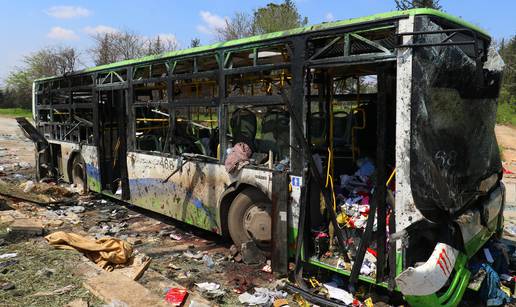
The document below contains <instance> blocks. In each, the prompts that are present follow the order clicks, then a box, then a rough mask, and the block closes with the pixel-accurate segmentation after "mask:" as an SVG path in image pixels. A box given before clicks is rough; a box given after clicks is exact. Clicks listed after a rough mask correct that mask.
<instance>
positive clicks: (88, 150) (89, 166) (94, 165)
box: [81, 145, 101, 193]
mask: <svg viewBox="0 0 516 307" xmlns="http://www.w3.org/2000/svg"><path fill="white" fill-rule="evenodd" d="M81 154H82V157H83V159H84V163H85V164H86V174H87V182H88V189H89V190H90V191H95V192H99V193H100V192H101V184H100V171H99V155H98V149H97V147H96V146H87V145H83V146H82V149H81Z"/></svg>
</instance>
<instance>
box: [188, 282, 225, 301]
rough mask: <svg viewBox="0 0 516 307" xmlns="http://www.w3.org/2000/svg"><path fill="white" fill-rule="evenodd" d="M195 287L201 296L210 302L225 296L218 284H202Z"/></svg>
mask: <svg viewBox="0 0 516 307" xmlns="http://www.w3.org/2000/svg"><path fill="white" fill-rule="evenodd" d="M195 285H196V286H197V288H198V289H199V290H200V292H201V294H202V295H203V296H204V297H206V298H208V299H210V300H214V299H217V298H220V297H222V296H224V294H226V292H224V290H222V289H221V288H220V285H219V284H216V283H213V282H202V283H197V284H195Z"/></svg>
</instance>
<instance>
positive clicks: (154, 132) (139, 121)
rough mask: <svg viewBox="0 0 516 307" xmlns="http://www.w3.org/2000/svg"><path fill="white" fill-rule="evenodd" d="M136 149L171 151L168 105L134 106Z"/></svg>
mask: <svg viewBox="0 0 516 307" xmlns="http://www.w3.org/2000/svg"><path fill="white" fill-rule="evenodd" d="M134 116H135V124H136V125H135V127H136V129H135V139H136V143H135V144H136V150H139V151H145V152H154V153H171V150H170V137H169V133H170V112H169V107H168V105H158V106H156V105H148V106H135V107H134Z"/></svg>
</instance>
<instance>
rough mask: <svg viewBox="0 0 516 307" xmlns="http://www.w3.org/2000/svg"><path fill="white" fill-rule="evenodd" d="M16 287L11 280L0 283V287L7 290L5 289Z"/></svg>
mask: <svg viewBox="0 0 516 307" xmlns="http://www.w3.org/2000/svg"><path fill="white" fill-rule="evenodd" d="M14 288H16V286H15V285H14V284H13V283H12V282H4V283H2V284H0V289H2V290H4V291H7V290H13V289H14Z"/></svg>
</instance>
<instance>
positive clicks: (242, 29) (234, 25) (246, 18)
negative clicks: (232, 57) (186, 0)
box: [215, 0, 308, 40]
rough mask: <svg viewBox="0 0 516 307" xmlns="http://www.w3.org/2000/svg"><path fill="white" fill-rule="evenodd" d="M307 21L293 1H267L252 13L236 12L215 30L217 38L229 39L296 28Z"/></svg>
mask: <svg viewBox="0 0 516 307" xmlns="http://www.w3.org/2000/svg"><path fill="white" fill-rule="evenodd" d="M307 23H308V18H306V17H301V15H300V14H299V12H298V10H297V7H296V5H295V4H294V2H293V1H291V0H285V1H284V2H283V3H281V4H276V3H269V4H267V5H266V6H265V7H262V8H258V9H257V10H255V11H254V12H253V14H248V13H245V12H237V13H235V15H234V16H233V17H232V18H230V19H226V24H225V26H224V27H222V28H218V29H215V32H216V35H217V38H218V39H219V40H231V39H238V38H243V37H249V36H252V35H256V34H264V33H270V32H276V31H282V30H288V29H292V28H297V27H300V26H304V25H306V24H307Z"/></svg>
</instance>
